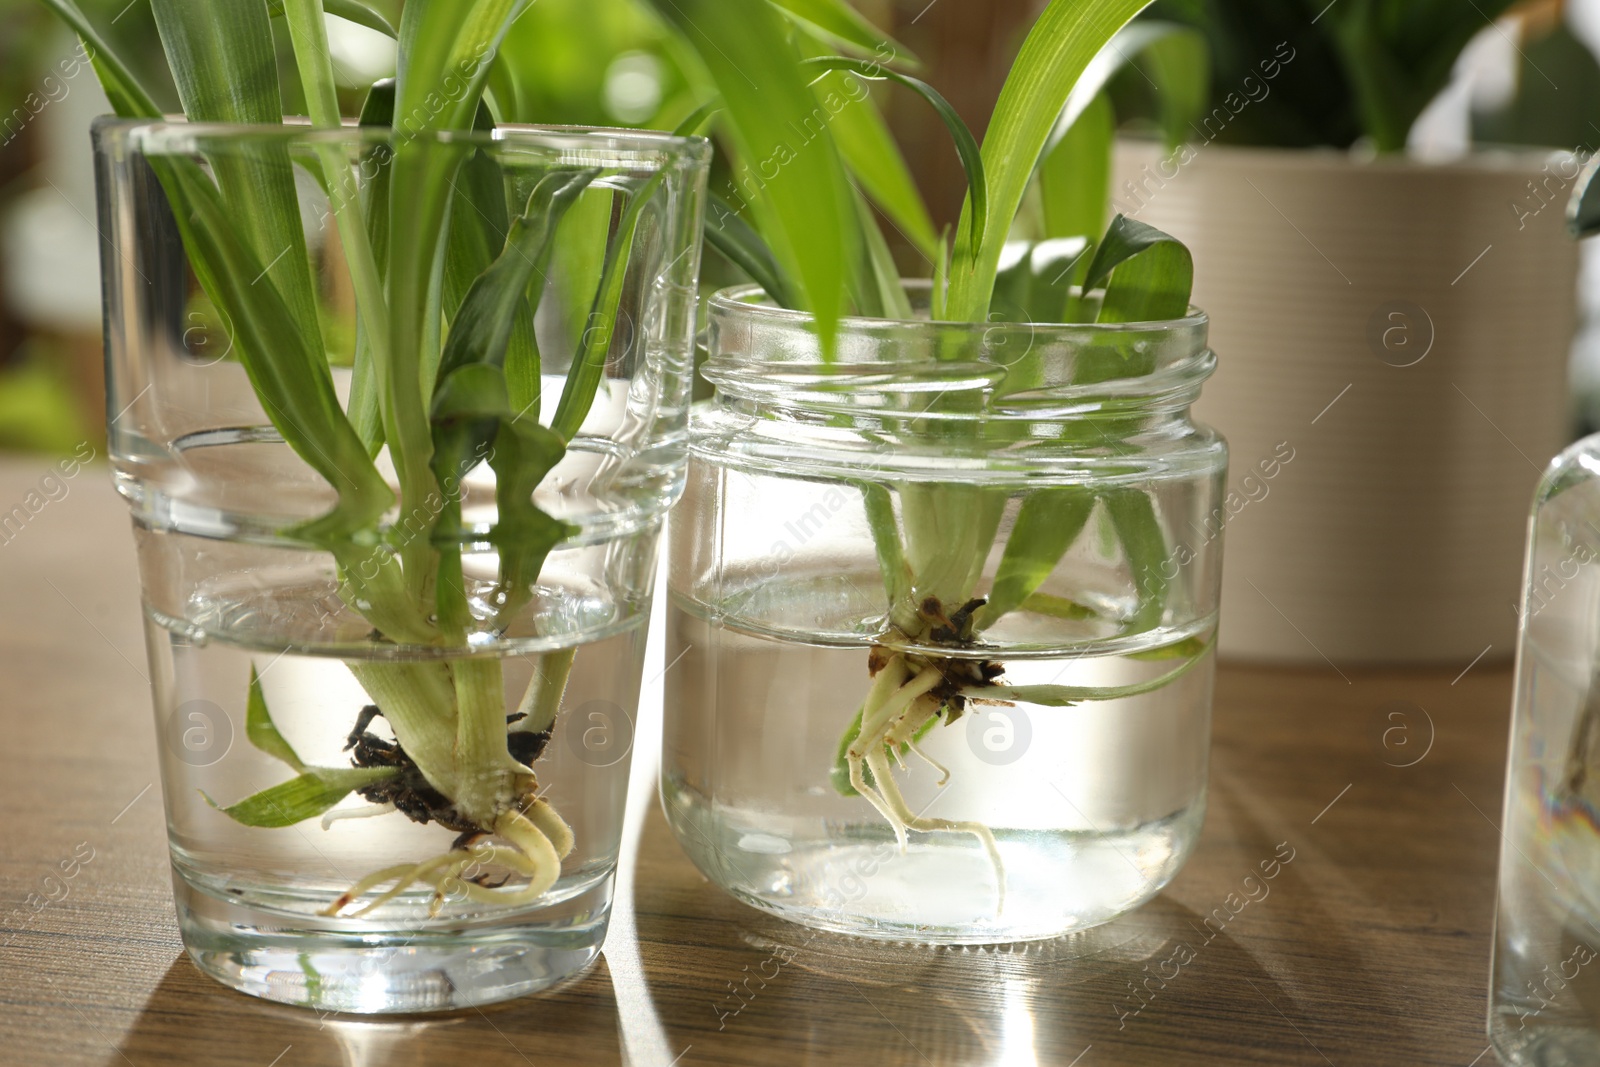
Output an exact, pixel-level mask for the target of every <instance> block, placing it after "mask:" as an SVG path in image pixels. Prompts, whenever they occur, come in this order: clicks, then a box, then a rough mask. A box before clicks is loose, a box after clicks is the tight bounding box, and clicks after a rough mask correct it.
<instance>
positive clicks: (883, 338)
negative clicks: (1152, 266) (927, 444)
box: [700, 280, 1217, 425]
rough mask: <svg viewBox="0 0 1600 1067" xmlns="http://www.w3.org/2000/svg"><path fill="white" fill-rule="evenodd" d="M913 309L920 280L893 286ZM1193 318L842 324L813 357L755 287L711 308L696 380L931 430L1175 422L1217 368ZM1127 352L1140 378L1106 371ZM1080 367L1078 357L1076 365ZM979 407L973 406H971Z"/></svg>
mask: <svg viewBox="0 0 1600 1067" xmlns="http://www.w3.org/2000/svg"><path fill="white" fill-rule="evenodd" d="M903 284H904V285H905V288H906V292H907V294H908V295H909V296H911V297H913V303H914V304H917V303H920V304H921V305H922V306H926V305H927V303H928V296H929V293H930V292H931V289H932V283H931V282H928V281H926V280H923V281H910V282H905V283H903ZM1209 321H1210V320H1209V319H1208V318H1207V317H1206V315H1205V313H1204V312H1203V311H1200V310H1198V309H1193V313H1192V314H1191V315H1189V316H1187V317H1185V318H1182V319H1175V320H1172V321H1170V322H1150V323H1115V324H1104V325H1101V324H1093V323H1088V324H1079V323H1037V324H1035V323H1025V322H1022V323H1013V322H1001V321H996V322H977V323H972V322H944V321H931V320H928V319H910V320H907V319H869V318H845V319H842V320H841V321H840V324H839V331H838V334H837V336H836V343H835V348H834V351H833V352H832V353H831V354H824V352H823V350H822V345H821V343H820V340H819V338H818V336H817V332H816V327H815V319H814V317H813V316H812V315H810V314H809V313H807V312H801V311H794V310H790V309H787V308H781V307H776V306H774V305H773V304H772V303H771V298H770V297H768V296H767V295H766V294H765V292H764V291H763V290H762V289H761V288H760V287H759V286H755V285H745V286H736V287H733V288H729V289H724V290H722V291H720V292H718V293H717V294H715V295H714V296H713V297H711V300H710V316H709V327H708V331H707V334H706V341H705V343H706V345H707V348H708V358H707V359H706V361H705V363H704V364H703V365H702V367H701V370H700V373H701V375H702V376H703V377H704V378H705V379H706V380H707V381H708V382H710V383H711V384H712V385H713V386H715V387H716V389H717V392H718V394H719V396H721V397H722V398H724V399H725V400H727V401H730V402H733V403H735V404H741V405H746V406H751V407H752V408H761V409H770V410H774V411H776V410H780V409H781V410H783V411H787V412H789V413H790V414H791V416H792V415H796V414H798V413H800V412H810V413H813V414H819V415H825V416H838V415H851V416H858V415H860V416H865V415H867V414H868V413H877V414H882V415H885V416H889V417H904V416H905V415H906V413H907V412H908V411H909V412H914V413H915V415H916V417H917V418H919V419H921V420H923V421H924V422H925V423H926V424H928V425H932V424H933V423H935V422H937V421H941V420H942V421H945V422H971V421H975V420H976V421H989V422H1006V421H1068V420H1074V419H1081V418H1098V417H1103V416H1104V415H1105V414H1106V413H1107V412H1109V411H1113V410H1115V411H1120V412H1124V413H1126V412H1131V411H1139V412H1141V413H1144V414H1149V415H1158V414H1161V413H1171V414H1176V415H1181V414H1182V413H1184V412H1186V411H1187V409H1188V407H1189V406H1190V405H1191V404H1192V403H1193V402H1194V400H1195V398H1197V397H1198V396H1199V393H1200V388H1201V386H1202V385H1203V383H1204V382H1205V381H1206V380H1207V379H1208V378H1209V377H1210V376H1211V374H1212V372H1213V371H1214V370H1215V369H1216V364H1217V358H1216V354H1215V353H1214V352H1213V351H1212V350H1211V349H1210V347H1209V346H1208V340H1209V336H1208V335H1209ZM1108 355H1109V356H1110V357H1111V358H1112V359H1114V360H1118V359H1120V360H1122V361H1126V360H1128V359H1129V358H1130V357H1133V356H1137V357H1139V360H1140V364H1142V369H1133V368H1132V367H1128V368H1127V369H1128V370H1129V373H1126V374H1124V373H1120V371H1121V369H1123V368H1124V367H1125V366H1127V365H1126V363H1125V362H1115V363H1113V364H1111V365H1110V368H1109V372H1108V365H1107V364H1106V359H1107V357H1108ZM1085 361H1090V362H1085ZM980 398H981V403H979V400H980Z"/></svg>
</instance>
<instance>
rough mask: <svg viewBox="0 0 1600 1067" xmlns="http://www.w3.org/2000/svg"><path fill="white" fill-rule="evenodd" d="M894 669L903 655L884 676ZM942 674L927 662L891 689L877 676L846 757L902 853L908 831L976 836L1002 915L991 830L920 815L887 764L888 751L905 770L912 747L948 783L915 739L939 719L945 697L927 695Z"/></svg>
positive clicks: (1001, 868) (900, 667) (1002, 890)
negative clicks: (985, 856)
mask: <svg viewBox="0 0 1600 1067" xmlns="http://www.w3.org/2000/svg"><path fill="white" fill-rule="evenodd" d="M890 671H897V672H898V674H895V675H891V678H898V677H899V676H900V675H903V674H904V673H906V667H905V664H904V658H903V657H901V656H896V657H895V658H894V659H893V660H891V661H890V663H889V665H887V666H886V667H885V668H884V672H885V674H888V673H889V672H890ZM943 678H944V676H943V674H942V673H941V672H940V671H939V670H938V668H936V667H933V666H927V667H924V668H922V669H921V670H920V671H918V672H917V673H916V674H915V675H913V676H912V677H911V678H910V680H909V681H906V682H904V683H903V684H900V685H899V686H898V688H895V689H893V690H892V691H889V690H888V689H887V686H886V685H885V684H884V683H885V679H884V677H883V676H880V677H879V680H878V684H876V685H874V686H873V690H872V692H871V693H870V694H869V695H868V697H867V702H866V704H865V705H864V706H863V711H862V716H861V729H860V732H859V733H857V735H856V738H855V740H854V741H853V742H851V744H850V747H849V748H848V749H847V750H846V752H845V761H846V764H847V766H848V767H849V770H850V784H851V785H852V786H854V787H855V790H856V792H858V793H860V794H861V795H862V796H863V797H865V798H866V799H867V802H868V803H870V804H871V805H872V806H873V807H874V808H876V809H877V810H878V813H879V814H880V815H882V816H883V817H884V819H885V820H887V821H888V823H889V825H890V826H892V827H894V834H895V840H896V841H897V842H898V844H899V847H900V851H901V852H904V851H906V849H907V847H908V836H907V835H908V832H909V831H911V830H916V831H918V832H920V833H934V832H939V831H947V832H952V833H967V834H971V835H972V836H974V837H976V838H977V839H978V842H979V843H980V844H981V845H982V846H983V848H984V851H985V852H986V853H987V854H988V857H989V863H990V864H991V866H992V867H993V868H994V875H995V885H996V892H997V902H996V905H995V914H996V915H998V914H1000V912H1001V911H1002V910H1003V909H1004V908H1005V900H1006V879H1005V865H1004V863H1003V862H1002V861H1001V859H1000V846H999V843H998V842H997V841H996V840H995V836H994V833H993V831H991V830H990V829H989V828H988V827H987V826H985V825H983V824H982V823H979V822H957V821H954V820H951V819H932V818H923V817H920V816H918V815H917V814H916V813H915V812H913V811H912V810H911V807H910V805H908V804H907V803H906V800H905V796H904V795H903V794H902V793H901V792H900V787H899V785H898V784H897V783H896V782H895V780H894V771H893V768H892V766H891V765H890V762H889V755H888V753H893V754H894V758H895V761H896V762H898V763H899V764H900V767H901V769H905V760H904V759H903V757H902V756H901V754H900V752H901V749H902V747H905V748H909V749H910V750H911V751H912V752H915V753H916V754H917V755H918V756H919V757H921V758H922V759H923V760H924V761H925V762H927V763H928V764H929V765H931V766H932V767H933V768H934V769H935V770H937V771H938V772H939V774H940V779H939V785H940V786H941V787H942V786H944V785H945V784H946V783H947V782H949V780H950V771H949V769H948V768H946V767H944V766H943V765H942V764H940V763H938V762H936V761H935V760H933V759H931V758H929V757H928V755H927V754H926V753H924V752H923V751H922V750H921V749H920V748H918V747H917V745H916V742H915V741H914V740H913V739H914V738H915V736H916V734H917V732H918V731H919V730H921V729H922V727H923V726H925V725H926V724H927V723H928V722H929V721H930V720H932V719H934V718H936V717H937V716H938V714H939V712H940V710H941V708H942V701H940V700H938V699H937V698H934V697H930V696H929V693H931V692H932V690H933V689H935V688H936V687H937V686H938V685H939V683H940V682H941V681H942V680H943ZM867 771H871V772H872V778H873V784H872V785H870V786H869V785H868V784H867V780H866V772H867Z"/></svg>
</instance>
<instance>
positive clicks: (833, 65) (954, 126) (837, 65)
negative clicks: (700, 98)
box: [805, 56, 989, 245]
mask: <svg viewBox="0 0 1600 1067" xmlns="http://www.w3.org/2000/svg"><path fill="white" fill-rule="evenodd" d="M805 65H806V66H807V67H814V68H816V69H818V70H838V71H849V72H850V73H851V74H855V75H857V76H858V77H862V78H870V79H878V78H883V79H887V80H889V81H892V82H894V83H896V84H897V85H903V86H905V87H906V88H907V89H910V90H911V91H912V92H914V93H916V94H917V95H918V96H920V97H922V99H924V100H926V101H927V102H928V105H929V106H930V107H932V108H933V110H934V112H935V113H936V114H937V115H938V116H939V120H940V121H941V122H943V123H944V126H945V129H946V130H948V131H949V133H950V139H951V140H952V141H954V142H955V146H956V155H958V156H959V157H961V168H962V169H963V170H964V171H966V175H967V191H968V196H969V198H970V200H971V202H972V203H973V204H974V205H975V208H976V209H975V210H974V211H973V212H972V214H971V216H970V218H969V219H968V225H969V226H970V227H971V231H972V243H973V244H974V245H978V244H981V243H982V241H983V231H984V226H985V225H986V224H987V222H988V204H989V184H988V181H987V180H986V178H985V175H984V162H983V151H982V149H980V148H979V147H978V139H977V138H976V137H974V136H972V131H971V130H970V129H968V128H967V124H966V121H965V120H963V119H962V117H961V115H960V114H959V113H958V112H957V111H956V109H955V108H954V107H952V106H951V105H950V101H948V100H946V99H945V98H944V96H943V95H942V94H941V93H940V92H939V90H937V89H935V88H934V87H933V86H931V85H929V84H928V83H927V82H925V81H922V80H921V79H919V78H913V77H911V76H910V75H908V74H901V73H900V72H899V71H895V70H890V69H889V68H888V67H885V66H882V65H881V64H878V63H870V62H868V61H866V60H862V59H851V58H850V57H849V56H819V57H817V58H816V59H808V60H806V61H805ZM928 229H929V235H930V236H931V233H932V224H931V223H930V224H929V227H928Z"/></svg>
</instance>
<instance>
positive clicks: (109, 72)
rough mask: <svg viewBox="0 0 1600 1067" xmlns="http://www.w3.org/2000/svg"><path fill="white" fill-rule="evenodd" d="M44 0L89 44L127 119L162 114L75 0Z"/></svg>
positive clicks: (103, 79)
mask: <svg viewBox="0 0 1600 1067" xmlns="http://www.w3.org/2000/svg"><path fill="white" fill-rule="evenodd" d="M44 2H45V4H46V6H48V7H49V8H50V10H51V11H54V12H55V13H56V16H57V17H58V18H60V19H61V21H63V22H65V23H66V24H67V25H68V26H70V27H72V32H73V33H76V34H77V35H78V37H79V39H80V40H82V41H83V43H84V44H86V45H88V46H89V48H90V50H91V51H92V53H93V61H94V68H95V72H96V74H98V75H99V77H100V84H101V85H102V86H103V87H104V88H105V91H106V97H107V99H109V100H110V101H111V106H112V107H113V108H115V109H116V112H117V114H118V115H120V116H121V117H123V118H125V119H128V118H148V119H158V118H160V117H161V108H159V107H157V106H156V102H155V100H154V98H153V97H152V96H151V95H150V93H149V91H148V90H146V89H145V87H144V86H143V85H141V84H139V79H137V78H135V77H134V76H133V74H132V72H131V71H129V69H128V66H127V64H126V63H124V62H123V61H122V59H121V57H120V56H118V55H117V53H116V52H115V50H113V49H112V48H111V46H110V45H109V44H107V43H106V41H105V39H104V38H103V37H102V36H101V35H100V32H99V31H98V30H96V29H95V27H94V24H93V23H91V22H90V21H89V20H88V19H87V18H85V17H84V14H83V12H82V11H80V10H79V9H78V5H77V4H75V3H73V0H44Z"/></svg>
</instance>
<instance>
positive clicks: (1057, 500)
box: [973, 488, 1095, 630]
mask: <svg viewBox="0 0 1600 1067" xmlns="http://www.w3.org/2000/svg"><path fill="white" fill-rule="evenodd" d="M1094 504H1095V498H1094V494H1093V493H1092V492H1089V491H1086V490H1083V489H1078V488H1071V489H1041V490H1039V491H1038V492H1035V493H1030V494H1029V495H1028V496H1027V498H1026V499H1024V500H1023V502H1022V509H1021V510H1020V511H1019V512H1018V513H1017V524H1016V526H1015V527H1014V528H1013V529H1012V531H1011V537H1010V539H1009V540H1007V541H1006V550H1005V554H1004V555H1002V556H1001V557H1000V568H999V570H998V571H996V572H995V578H994V588H993V589H992V590H991V591H990V593H989V600H988V603H986V604H985V605H984V606H983V608H982V609H981V610H979V612H978V614H977V616H976V617H975V619H974V620H973V622H974V625H975V627H976V628H977V629H979V630H985V629H988V628H989V627H990V626H993V625H994V624H995V623H997V622H999V621H1000V619H1001V618H1002V617H1004V616H1005V615H1007V614H1008V613H1010V612H1012V611H1014V610H1016V609H1017V608H1018V607H1020V606H1021V605H1022V604H1023V602H1024V601H1026V600H1027V599H1028V598H1029V597H1030V596H1032V595H1033V594H1034V593H1035V592H1037V591H1038V589H1039V587H1040V586H1041V585H1043V584H1044V583H1045V579H1047V578H1049V577H1050V575H1051V573H1052V572H1054V571H1055V569H1056V567H1057V565H1059V564H1060V562H1061V557H1062V556H1064V555H1066V554H1067V550H1068V549H1069V548H1071V547H1072V543H1073V542H1074V541H1076V540H1077V539H1078V535H1079V534H1080V533H1082V532H1083V527H1084V525H1085V524H1086V523H1087V522H1088V521H1089V515H1090V513H1091V512H1093V511H1094Z"/></svg>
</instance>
